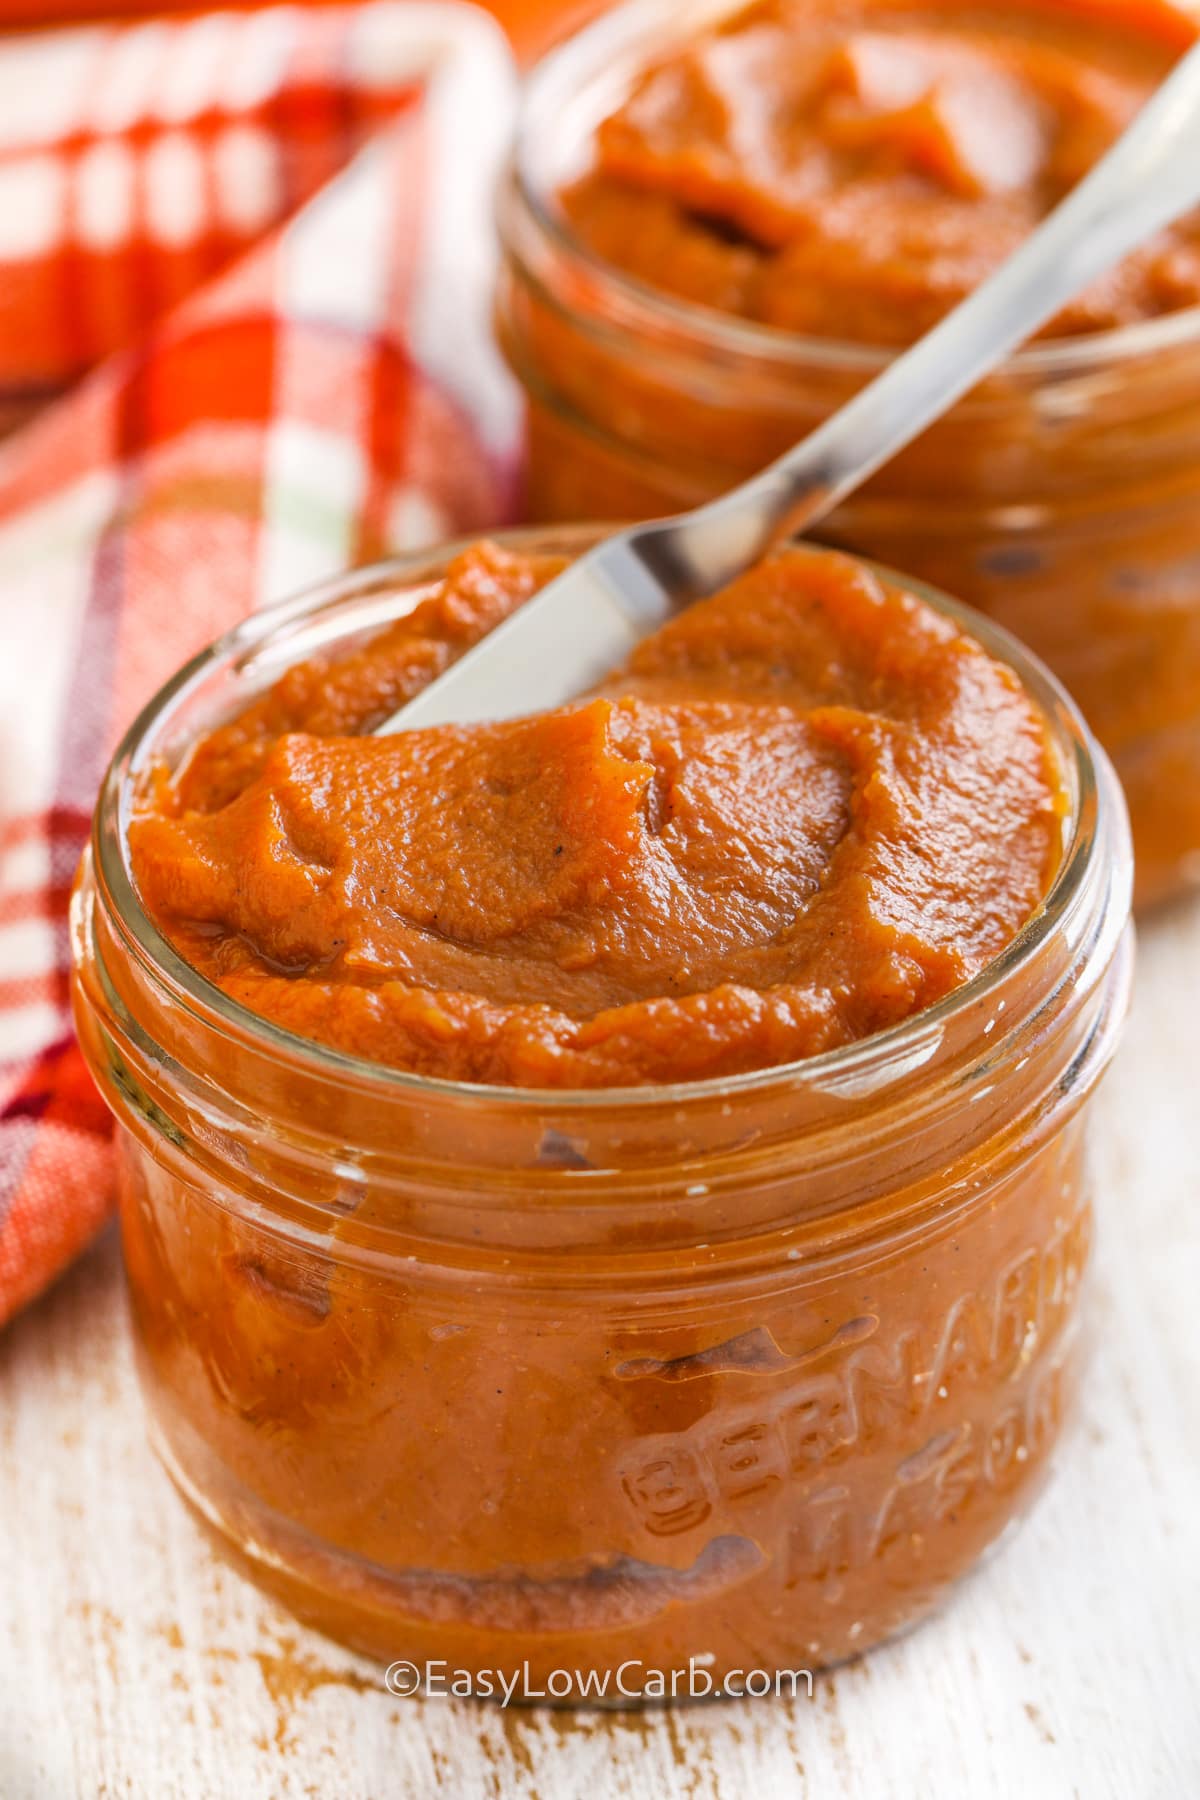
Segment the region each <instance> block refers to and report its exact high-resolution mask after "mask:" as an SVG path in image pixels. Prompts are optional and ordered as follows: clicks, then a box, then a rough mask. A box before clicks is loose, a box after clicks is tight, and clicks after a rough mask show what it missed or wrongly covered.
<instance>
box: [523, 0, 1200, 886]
mask: <svg viewBox="0 0 1200 1800" xmlns="http://www.w3.org/2000/svg"><path fill="white" fill-rule="evenodd" d="M1026 3H1036V0H1026ZM733 10H735V9H734V7H733V6H732V5H730V4H729V3H728V0H725V3H724V4H712V3H711V0H709V3H707V4H699V5H696V6H689V7H688V8H686V9H685V10H683V11H681V10H680V8H679V7H678V6H675V5H674V4H672V3H671V0H636V3H635V4H633V5H629V6H626V7H623V8H621V9H620V10H619V11H618V12H616V13H614V14H613V15H611V16H609V17H607V18H604V19H602V20H601V21H600V22H599V23H598V24H597V25H595V26H593V27H591V28H590V29H589V30H587V31H585V32H583V33H581V34H580V35H579V36H578V37H577V38H575V39H574V40H573V41H572V42H570V43H569V44H567V45H566V46H565V47H563V48H562V49H561V50H559V51H558V52H556V53H555V54H554V55H552V56H551V57H550V58H548V59H547V60H546V62H545V63H544V64H543V65H542V66H541V68H540V70H539V71H538V72H537V73H536V74H535V76H534V78H533V80H532V82H531V84H530V86H529V89H528V92H527V98H526V102H525V108H524V113H523V118H522V122H521V126H520V130H519V135H518V142H517V147H516V151H515V155H514V159H513V162H512V165H511V168H510V170H509V174H508V177H507V180H506V183H505V188H504V192H503V195H502V203H501V229H502V236H503V246H504V257H503V266H502V272H501V278H500V285H499V291H498V300H497V319H498V326H499V332H500V337H501V342H502V344H503V346H504V349H505V353H506V355H507V357H508V360H509V363H510V364H511V366H512V368H513V370H514V372H515V373H516V375H517V377H518V378H519V380H520V382H521V384H522V386H523V388H524V390H525V393H526V396H527V399H528V406H529V426H530V461H529V477H528V503H527V510H528V512H529V514H530V516H531V517H533V518H535V519H539V520H558V519H571V518H578V517H581V516H582V517H586V518H593V517H595V518H608V519H614V518H637V517H647V516H651V515H654V514H659V513H665V512H671V511H675V510H676V509H678V508H680V507H684V506H691V505H694V504H696V503H697V502H698V501H700V500H703V499H706V498H709V497H711V496H712V495H714V494H718V493H721V492H724V491H725V490H726V489H727V488H729V487H730V486H732V485H733V484H735V483H736V482H738V481H740V480H742V479H744V478H745V477H746V476H747V475H750V474H752V473H753V472H754V471H755V470H757V469H759V468H761V467H762V466H763V465H764V464H765V463H767V462H769V461H770V460H771V459H772V458H773V457H775V456H777V455H778V454H780V452H781V451H783V450H785V449H786V448H787V447H788V446H789V445H790V444H792V443H794V442H796V440H797V439H799V438H801V437H803V436H805V435H806V434H807V433H808V432H809V431H811V430H812V429H813V428H814V427H815V426H816V425H817V424H819V423H820V421H821V420H822V419H824V418H826V417H827V416H828V415H829V414H830V413H831V412H833V411H835V410H836V409H837V408H838V407H839V406H841V405H842V404H843V403H844V402H845V401H846V400H848V399H849V398H850V396H851V395H852V394H853V393H854V392H856V391H857V390H858V389H859V388H860V387H862V386H863V385H864V384H865V383H866V382H867V381H868V380H869V379H870V378H871V377H872V376H873V375H874V374H875V373H877V372H878V371H879V369H880V368H881V367H882V366H883V364H884V362H885V360H886V354H887V353H885V352H882V351H877V350H875V349H872V348H870V347H866V346H862V345H856V344H849V343H838V342H835V341H830V340H826V339H806V338H801V337H798V336H795V335H792V334H789V333H786V332H783V331H779V330H776V329H772V328H768V327H763V326H758V325H755V324H753V323H751V322H747V321H744V320H740V319H735V318H732V317H729V316H727V315H723V314H720V313H717V312H713V311H710V310H708V309H706V308H702V307H698V306H694V305H689V304H686V303H684V302H682V301H676V300H673V299H672V298H670V297H669V296H667V295H665V294H662V293H659V292H656V291H655V290H653V289H651V288H649V287H647V286H646V285H645V284H644V283H642V282H640V281H638V280H635V279H633V278H631V277H628V276H625V275H623V274H622V273H621V272H620V271H619V270H617V269H615V268H614V267H613V266H612V265H610V264H607V263H604V262H602V261H601V260H599V259H598V258H597V257H596V256H595V255H594V254H593V253H592V252H590V251H589V250H588V249H587V248H586V247H585V246H584V245H583V243H582V242H581V241H580V240H579V239H578V238H577V237H576V236H575V234H574V233H573V231H572V229H571V227H570V226H569V225H568V224H567V223H566V221H565V220H564V218H563V215H562V212H561V209H560V208H559V207H558V206H557V205H556V201H555V195H556V194H557V192H558V191H559V189H560V188H561V187H562V186H563V185H564V183H565V182H567V181H569V180H570V179H571V178H572V177H573V176H574V175H575V174H577V173H578V172H579V171H580V170H581V169H582V168H583V167H584V166H586V163H587V160H588V155H589V145H590V140H591V136H592V133H593V131H594V129H595V127H596V125H597V124H598V123H599V121H600V120H601V119H602V118H603V117H605V116H606V115H607V114H608V113H609V112H611V111H612V110H613V108H614V107H615V106H617V105H618V104H619V103H620V100H621V98H622V96H623V93H624V91H625V90H626V88H627V86H628V84H629V82H630V80H631V79H632V77H633V76H634V75H635V74H636V72H637V71H638V69H640V68H641V67H642V66H643V65H644V64H645V63H646V62H647V61H648V60H650V59H652V58H654V57H655V56H658V55H660V54H662V53H664V52H665V51H667V50H669V48H670V46H671V44H672V43H673V42H678V41H679V39H680V38H681V36H682V35H683V33H684V31H685V30H686V32H687V33H689V34H690V33H693V32H694V31H695V30H696V29H697V27H698V26H699V25H700V24H702V23H703V22H704V21H705V20H707V19H709V18H712V17H718V16H720V15H721V14H723V13H728V12H730V11H733ZM1147 12H1148V14H1149V13H1150V12H1152V13H1153V16H1154V18H1155V19H1156V20H1157V21H1158V28H1159V29H1160V30H1161V31H1164V32H1168V33H1171V32H1174V33H1176V34H1177V35H1178V39H1179V43H1180V46H1181V47H1182V46H1183V45H1185V44H1186V43H1187V42H1188V41H1189V39H1190V38H1191V37H1192V36H1194V32H1195V25H1194V22H1193V21H1189V19H1188V18H1187V17H1186V15H1185V14H1184V13H1183V12H1182V11H1178V10H1176V9H1174V8H1172V7H1170V6H1154V7H1152V8H1149V7H1148V8H1147ZM816 535H817V536H819V537H822V538H824V539H825V540H826V541H828V542H831V543H838V544H842V545H845V546H847V547H849V548H851V549H854V550H857V551H860V552H862V553H863V554H865V555H869V556H873V557H876V558H877V559H879V560H880V561H883V562H886V563H889V564H891V565H892V566H893V567H896V568H901V569H905V570H908V571H911V572H913V573H915V574H917V575H920V576H922V577H923V578H924V579H926V580H928V581H930V582H932V583H934V584H936V585H937V586H939V587H941V588H944V589H945V590H946V591H947V592H949V593H953V594H957V595H959V596H960V597H961V598H963V599H965V600H967V601H969V602H971V603H972V604H973V605H975V606H977V607H980V608H982V609H983V610H984V611H985V612H987V613H989V614H990V615H991V616H992V617H994V618H995V619H997V620H998V621H999V622H1000V623H1001V624H1002V625H1004V626H1005V627H1006V628H1007V629H1008V630H1010V631H1011V632H1013V634H1014V635H1016V636H1017V637H1020V638H1021V639H1022V640H1023V641H1024V642H1026V643H1027V644H1029V645H1030V647H1031V648H1032V649H1034V650H1035V651H1036V652H1037V653H1038V654H1039V655H1040V656H1041V657H1042V658H1043V659H1044V660H1045V661H1046V662H1047V663H1048V664H1049V665H1050V667H1051V668H1052V669H1053V670H1054V671H1055V673H1056V674H1057V675H1058V676H1059V677H1060V678H1061V679H1062V680H1063V681H1064V682H1065V683H1066V685H1067V687H1068V688H1069V689H1070V691H1071V692H1072V694H1073V695H1074V696H1075V698H1076V699H1077V700H1078V701H1079V703H1080V705H1081V706H1082V708H1083V710H1084V713H1085V715H1086V716H1087V718H1088V720H1089V723H1090V724H1091V726H1092V728H1093V730H1094V731H1095V732H1096V733H1097V735H1098V737H1099V738H1100V740H1101V742H1102V743H1103V744H1104V745H1105V747H1106V749H1107V750H1108V752H1109V754H1110V756H1111V757H1112V759H1113V761H1114V762H1115V764H1116V767H1117V771H1118V773H1119V775H1120V776H1121V779H1122V782H1123V784H1124V787H1125V791H1126V795H1127V797H1128V800H1129V806H1130V812H1131V816H1132V821H1133V834H1134V844H1135V848H1136V852H1137V898H1138V901H1139V903H1142V904H1144V903H1150V902H1153V901H1156V900H1158V899H1161V898H1163V897H1165V896H1167V895H1170V894H1172V893H1174V892H1176V891H1178V890H1179V889H1181V888H1183V887H1185V886H1187V885H1189V884H1200V309H1197V310H1191V311H1187V312H1181V313H1178V314H1175V315H1173V316H1169V317H1166V318H1163V319H1161V320H1156V321H1153V322H1150V323H1148V324H1145V325H1139V326H1136V327H1132V328H1129V329H1126V330H1122V331H1119V332H1106V333H1099V334H1096V335H1094V336H1091V337H1088V338H1078V339H1071V340H1055V341H1053V342H1047V343H1042V344H1038V345H1035V346H1033V347H1031V348H1030V349H1028V350H1026V351H1025V352H1023V353H1022V354H1021V355H1019V356H1018V357H1016V358H1015V359H1014V360H1013V361H1012V362H1010V363H1009V364H1008V365H1007V366H1006V367H1005V368H1004V369H1003V370H1002V371H1001V372H1000V373H999V374H998V375H997V376H995V377H994V378H993V379H992V380H990V381H988V382H987V383H986V384H984V385H983V386H982V387H981V388H979V389H978V390H977V391H976V392H975V393H973V394H972V395H971V396H969V397H968V399H967V400H966V401H965V402H963V403H962V404H960V405H959V406H958V407H956V408H955V409H954V410H953V411H952V412H951V413H950V414H949V416H948V417H947V418H946V419H945V420H944V421H942V422H941V423H940V424H938V425H935V426H934V427H933V428H932V429H931V430H930V431H928V432H927V433H926V434H925V435H924V436H923V437H922V438H921V440H920V441H919V443H917V444H916V445H914V446H913V447H912V448H911V449H910V450H909V451H907V452H906V453H905V454H904V455H902V456H900V457H899V458H898V459H897V460H896V461H895V462H894V463H892V464H891V465H890V466H889V467H888V468H887V469H886V470H885V471H884V472H883V473H882V474H881V475H879V476H878V477H877V478H876V479H875V480H874V481H873V482H872V483H871V484H870V485H869V486H868V487H867V488H866V489H864V490H863V492H862V493H861V494H859V495H857V496H855V497H854V498H853V499H852V500H851V501H849V502H848V503H847V504H846V505H845V506H843V507H841V508H840V509H839V510H838V512H837V513H836V514H834V516H833V517H832V518H831V519H830V520H829V521H827V523H826V524H825V525H823V526H822V527H821V528H819V530H818V532H817V533H816Z"/></svg>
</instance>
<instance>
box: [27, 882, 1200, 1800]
mask: <svg viewBox="0 0 1200 1800" xmlns="http://www.w3.org/2000/svg"><path fill="white" fill-rule="evenodd" d="M1096 1110H1097V1115H1098V1117H1097V1125H1096V1154H1097V1169H1098V1176H1099V1190H1100V1192H1099V1204H1100V1238H1099V1255H1098V1280H1097V1283H1096V1290H1095V1294H1094V1301H1095V1306H1094V1318H1095V1331H1096V1349H1095V1359H1094V1362H1093V1365H1092V1374H1091V1378H1090V1381H1089V1383H1088V1391H1087V1397H1086V1402H1085V1406H1084V1410H1083V1415H1082V1417H1081V1419H1080V1420H1079V1422H1078V1424H1077V1426H1076V1427H1075V1429H1074V1431H1073V1434H1072V1436H1071V1438H1070V1440H1069V1442H1068V1443H1067V1444H1066V1445H1065V1447H1064V1450H1063V1453H1062V1456H1061V1458H1060V1464H1059V1470H1058V1473H1057V1476H1056V1478H1055V1480H1054V1483H1053V1485H1052V1486H1051V1488H1050V1490H1049V1491H1048V1492H1047V1494H1046V1495H1045V1497H1044V1499H1043V1500H1042V1501H1041V1503H1040V1505H1039V1506H1038V1508H1037V1510H1036V1511H1035V1513H1034V1515H1033V1516H1032V1518H1031V1519H1030V1520H1029V1522H1028V1523H1027V1524H1026V1526H1025V1527H1024V1528H1023V1530H1022V1531H1021V1532H1020V1533H1019V1534H1018V1535H1017V1536H1016V1537H1015V1538H1014V1539H1013V1541H1012V1542H1011V1543H1009V1544H1007V1545H1005V1546H1004V1547H1003V1548H1002V1550H1001V1551H1000V1552H999V1554H997V1555H996V1556H994V1557H993V1558H992V1560H991V1561H990V1562H989V1563H988V1565H987V1567H986V1568H984V1569H983V1570H982V1571H981V1572H980V1573H979V1574H978V1575H976V1576H975V1577H974V1578H973V1579H972V1580H970V1581H969V1582H967V1583H966V1584H965V1585H964V1586H963V1587H962V1589H961V1590H960V1591H959V1593H958V1595H957V1596H956V1598H955V1599H954V1601H953V1603H952V1604H951V1605H950V1606H949V1607H948V1608H947V1609H946V1610H945V1611H944V1612H943V1613H942V1614H941V1615H940V1616H939V1617H938V1618H936V1619H934V1620H932V1621H931V1622H930V1623H928V1624H926V1625H925V1626H923V1627H922V1628H921V1629H920V1630H918V1631H916V1632H914V1633H913V1634H912V1635H911V1636H909V1637H908V1638H906V1639H904V1640H903V1641H901V1642H899V1643H897V1644H894V1645H891V1646H888V1647H885V1648H884V1649H882V1650H880V1651H877V1652H876V1653H874V1654H873V1655H871V1656H869V1657H867V1658H865V1659H864V1660H863V1661H862V1662H861V1663H859V1664H856V1665H853V1666H851V1667H849V1668H845V1669H842V1670H839V1671H838V1672H837V1673H836V1674H835V1675H831V1676H827V1677H818V1678H817V1681H816V1684H815V1691H814V1696H813V1698H812V1699H811V1700H809V1699H806V1698H800V1699H798V1700H795V1701H791V1700H789V1701H777V1700H757V1701H755V1700H746V1701H739V1702H725V1703H722V1704H719V1705H713V1706H708V1707H691V1708H681V1709H677V1710H675V1711H669V1710H657V1711H648V1712H646V1713H643V1714H638V1713H628V1714H621V1715H615V1716H614V1715H600V1714H573V1715H572V1714H563V1713H555V1712H551V1711H548V1710H527V1709H526V1710H520V1709H512V1710H509V1711H504V1710H502V1709H500V1708H499V1707H495V1706H488V1705H486V1704H484V1703H475V1702H465V1701H455V1700H449V1699H439V1700H398V1699H395V1698H393V1697H392V1696H391V1695H389V1694H388V1693H387V1692H386V1691H385V1690H384V1688H383V1686H382V1683H381V1680H380V1676H379V1672H378V1671H377V1670H376V1669H374V1668H372V1667H371V1666H369V1665H367V1664H364V1663H361V1662H358V1661H356V1660H355V1659H353V1658H351V1657H349V1656H347V1655H345V1654H343V1653H342V1652H340V1651H339V1650H337V1649H336V1648H335V1647H333V1646H331V1645H330V1644H328V1643H326V1642H325V1641H324V1640H322V1639H320V1638H318V1637H315V1636H313V1635H312V1634H310V1633H308V1632H305V1631H303V1630H302V1629H300V1628H299V1627H298V1626H296V1625H295V1624H293V1623H292V1622H291V1621H290V1620H289V1619H288V1618H287V1617H286V1615H284V1614H283V1613H281V1612H280V1611H279V1610H278V1609H277V1608H276V1607H275V1606H273V1605H272V1604H271V1603H270V1602H268V1601H266V1600H264V1599H262V1598H260V1597H259V1596H258V1595H257V1593H256V1592H255V1591H254V1590H253V1589H252V1588H250V1587H249V1586H247V1585H246V1584H245V1583H244V1582H243V1581H242V1580H241V1579H240V1578H239V1577H237V1576H236V1575H234V1574H232V1573H230V1572H229V1571H228V1570H226V1569H225V1568H223V1567H222V1566H221V1565H220V1564H219V1563H218V1562H217V1561H216V1560H215V1559H214V1557H213V1556H212V1554H211V1553H210V1551H209V1550H208V1548H207V1547H206V1545H205V1544H204V1543H203V1542H202V1541H201V1540H200V1538H199V1537H198V1535H197V1534H196V1532H195V1530H194V1528H193V1526H192V1524H191V1521H190V1519H189V1518H188V1516H187V1515H186V1514H185V1512H184V1510H183V1507H182V1505H181V1504H180V1503H179V1501H178V1500H177V1499H176V1497H175V1495H174V1492H173V1491H172V1489H171V1488H170V1486H169V1484H168V1482H167V1480H166V1477H165V1476H164V1475H163V1474H162V1473H161V1471H160V1470H159V1469H158V1467H157V1465H156V1463H155V1462H154V1460H153V1458H152V1456H151V1455H150V1452H149V1450H148V1449H147V1447H146V1444H145V1440H144V1436H143V1427H142V1418H141V1412H140V1408H139V1403H138V1395H137V1391H136V1387H135V1382H134V1377H133V1370H132V1366H131V1358H130V1344H129V1328H128V1321H127V1317H126V1311H125V1302H124V1296H123V1292H122V1285H121V1276H120V1264H119V1256H118V1252H117V1247H116V1244H115V1242H114V1241H113V1240H112V1238H111V1237H110V1238H108V1239H107V1240H106V1241H104V1242H103V1243H101V1244H100V1245H99V1246H98V1247H97V1248H96V1249H95V1250H94V1251H93V1252H92V1254H91V1255H90V1256H89V1257H87V1258H86V1259H85V1261H84V1262H83V1263H82V1264H80V1265H79V1266H78V1267H77V1268H76V1269H75V1270H74V1271H73V1272H72V1273H71V1275H70V1276H69V1277H68V1278H67V1279H66V1280H65V1281H64V1282H62V1283H61V1285H60V1286H59V1287H58V1288H57V1290H56V1291H55V1292H54V1293H52V1294H51V1295H49V1296H48V1297H47V1298H46V1300H44V1301H43V1302H42V1303H41V1304H40V1305H39V1306H38V1307H36V1308H35V1309H34V1310H32V1311H31V1312H29V1313H28V1314H26V1315H25V1316H24V1317H22V1318H21V1319H19V1320H18V1321H17V1322H16V1323H15V1325H14V1326H13V1327H12V1328H11V1329H10V1330H9V1331H8V1333H7V1334H6V1335H4V1336H3V1337H0V1800H71V1797H73V1796H76V1795H79V1796H85V1797H87V1800H91V1797H93V1796H114V1795H136V1796H139V1797H140V1796H143V1795H144V1796H152V1797H153V1800H224V1797H225V1796H229V1797H230V1800H254V1797H255V1796H259V1795H263V1796H270V1797H271V1800H274V1797H275V1796H279V1797H280V1800H285V1797H288V1796H302V1795H303V1796H322V1797H323V1796H326V1795H329V1796H336V1797H337V1800H375V1797H376V1796H385V1795H426V1794H429V1795H432V1794H434V1793H435V1792H445V1793H447V1794H449V1795H451V1796H454V1797H455V1800H471V1797H472V1796H486V1795H503V1796H509V1795H511V1796H534V1795H537V1796H540V1800H557V1797H558V1796H563V1797H564V1800H578V1797H579V1796H583V1795H586V1796H587V1797H588V1800H604V1797H605V1796H609V1795H611V1796H621V1797H629V1800H643V1797H644V1800H675V1797H676V1796H678V1797H680V1800H682V1797H683V1796H689V1797H693V1800H700V1797H704V1796H710V1795H721V1796H736V1797H737V1800H741V1796H749V1795H766V1796H774V1795H797V1796H820V1797H822V1800H826V1797H829V1796H834V1797H840V1796H846V1797H847V1800H859V1797H861V1800H880V1797H881V1796H884V1797H886V1796H890V1795H893V1794H895V1795H900V1796H904V1797H907V1796H910V1795H911V1796H921V1797H922V1800H924V1797H926V1796H941V1795H952V1796H955V1797H956V1800H973V1797H975V1796H980V1797H982V1796H988V1797H992V1796H995V1797H996V1800H1010V1797H1011V1796H1020V1797H1022V1800H1037V1797H1040V1796H1042V1795H1047V1796H1060V1795H1061V1796H1074V1795H1078V1796H1082V1797H1083V1800H1097V1797H1103V1796H1107V1795H1113V1796H1117V1797H1119V1800H1142V1797H1153V1800H1191V1797H1192V1796H1198V1795H1200V1649H1198V1644H1200V906H1193V907H1185V908H1183V909H1181V910H1179V911H1176V912H1175V913H1174V914H1171V915H1168V916H1167V917H1165V918H1160V919H1159V920H1157V921H1156V922H1155V923H1154V925H1153V927H1152V928H1150V929H1148V930H1146V931H1145V932H1144V934H1143V942H1142V955H1141V967H1140V972H1139V979H1138V989H1137V997H1136V1003H1135V1009H1134V1016H1133V1019H1132V1021H1131V1024H1130V1029H1129V1033H1128V1036H1127V1039H1126V1043H1125V1046H1124V1048H1123V1051H1122V1053H1121V1057H1120V1060H1119V1063H1118V1065H1117V1067H1116V1069H1115V1070H1114V1071H1113V1073H1112V1074H1111V1075H1110V1077H1109V1079H1108V1082H1107V1084H1106V1086H1105V1087H1104V1089H1103V1090H1102V1092H1101V1095H1100V1097H1099V1099H1098V1100H1097V1102H1096Z"/></svg>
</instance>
